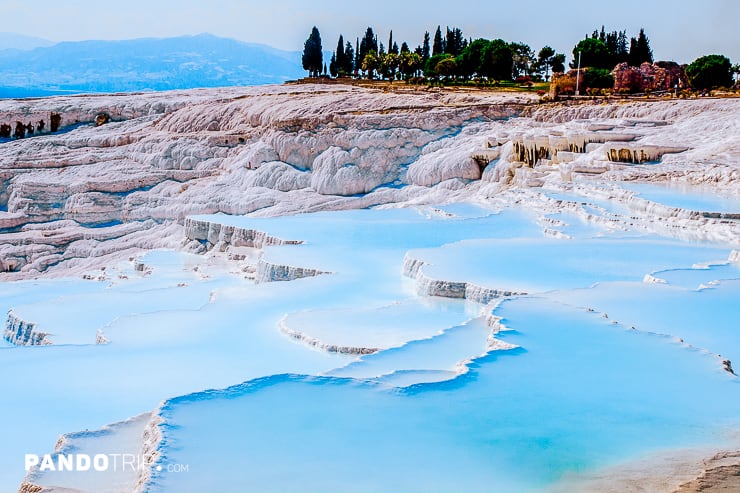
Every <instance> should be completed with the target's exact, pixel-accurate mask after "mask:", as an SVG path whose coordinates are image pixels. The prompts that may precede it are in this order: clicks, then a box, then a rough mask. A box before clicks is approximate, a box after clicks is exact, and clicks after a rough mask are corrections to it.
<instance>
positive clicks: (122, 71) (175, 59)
mask: <svg viewBox="0 0 740 493" xmlns="http://www.w3.org/2000/svg"><path fill="white" fill-rule="evenodd" d="M22 38H23V37H20V38H17V39H16V40H15V41H17V40H18V39H22ZM25 39H26V41H25V42H26V45H27V46H30V45H32V44H33V42H36V43H43V42H44V40H38V39H37V38H25ZM34 39H36V41H33V40H34ZM8 40H9V42H8V43H6V44H3V37H2V34H0V48H2V47H7V46H8V45H9V43H10V41H13V39H12V36H11V37H9V38H8ZM22 42H23V41H21V43H22ZM304 75H305V72H304V71H303V70H302V67H301V53H300V52H291V51H283V50H278V49H275V48H272V47H269V46H266V45H259V44H252V43H244V42H241V41H236V40H233V39H226V38H219V37H216V36H213V35H210V34H199V35H197V36H181V37H177V38H163V39H157V38H146V39H133V40H126V41H77V42H62V43H58V44H54V45H52V46H40V47H36V48H33V49H30V50H26V51H19V50H18V49H17V48H12V49H4V50H0V97H27V96H34V95H38V96H42V95H52V94H60V93H79V92H133V91H150V90H151V91H159V90H167V89H189V88H195V87H222V86H236V85H259V84H272V83H282V82H284V81H286V80H290V79H297V78H300V77H303V76H304Z"/></svg>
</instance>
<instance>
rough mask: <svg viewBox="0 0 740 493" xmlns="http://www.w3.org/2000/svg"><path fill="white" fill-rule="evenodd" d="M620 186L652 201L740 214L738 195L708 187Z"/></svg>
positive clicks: (635, 184) (680, 206) (701, 210)
mask: <svg viewBox="0 0 740 493" xmlns="http://www.w3.org/2000/svg"><path fill="white" fill-rule="evenodd" d="M621 186H622V187H623V188H625V189H627V190H632V191H633V192H637V194H638V195H639V196H640V197H642V198H644V199H647V200H650V201H652V202H658V203H659V204H664V205H667V206H670V207H679V208H682V209H688V210H693V211H700V212H726V213H734V214H740V197H737V196H734V197H733V196H726V195H721V194H718V193H717V192H716V190H714V189H712V188H710V187H689V186H680V185H670V184H669V185H653V184H647V183H622V184H621Z"/></svg>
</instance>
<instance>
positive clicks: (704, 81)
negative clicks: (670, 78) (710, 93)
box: [686, 55, 733, 89]
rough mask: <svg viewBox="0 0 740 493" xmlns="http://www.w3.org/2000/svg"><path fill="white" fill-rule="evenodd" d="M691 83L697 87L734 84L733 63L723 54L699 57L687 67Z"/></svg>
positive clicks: (704, 87)
mask: <svg viewBox="0 0 740 493" xmlns="http://www.w3.org/2000/svg"><path fill="white" fill-rule="evenodd" d="M686 75H687V76H688V78H689V83H691V86H692V87H694V88H695V89H713V88H715V87H730V86H732V82H733V80H732V64H731V63H730V59H729V58H727V57H726V56H723V55H706V56H703V57H699V58H697V59H696V60H694V61H693V62H691V64H690V65H689V66H688V67H686Z"/></svg>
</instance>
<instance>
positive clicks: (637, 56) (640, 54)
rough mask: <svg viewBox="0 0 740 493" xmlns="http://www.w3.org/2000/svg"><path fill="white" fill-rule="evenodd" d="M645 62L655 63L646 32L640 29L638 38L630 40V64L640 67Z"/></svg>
mask: <svg viewBox="0 0 740 493" xmlns="http://www.w3.org/2000/svg"><path fill="white" fill-rule="evenodd" d="M643 62H648V63H653V50H652V49H650V40H649V39H648V37H647V36H646V35H645V30H644V29H640V34H639V35H638V36H637V38H632V39H631V40H630V53H629V64H630V65H633V66H635V67H636V66H639V65H640V64H641V63H643Z"/></svg>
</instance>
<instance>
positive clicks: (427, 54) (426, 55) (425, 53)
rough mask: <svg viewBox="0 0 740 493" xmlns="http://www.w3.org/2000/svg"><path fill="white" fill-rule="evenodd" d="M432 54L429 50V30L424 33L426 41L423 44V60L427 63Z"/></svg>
mask: <svg viewBox="0 0 740 493" xmlns="http://www.w3.org/2000/svg"><path fill="white" fill-rule="evenodd" d="M430 56H432V55H431V53H430V51H429V31H426V32H425V33H424V42H423V43H422V44H421V62H422V63H423V64H424V65H426V63H427V60H429V57H430Z"/></svg>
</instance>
